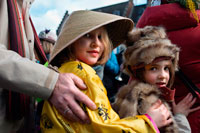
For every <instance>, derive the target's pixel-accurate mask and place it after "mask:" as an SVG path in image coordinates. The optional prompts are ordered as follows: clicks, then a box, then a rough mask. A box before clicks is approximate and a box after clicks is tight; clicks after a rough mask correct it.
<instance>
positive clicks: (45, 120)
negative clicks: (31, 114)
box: [41, 114, 53, 129]
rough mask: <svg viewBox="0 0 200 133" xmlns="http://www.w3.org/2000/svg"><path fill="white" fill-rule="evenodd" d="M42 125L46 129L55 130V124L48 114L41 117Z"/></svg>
mask: <svg viewBox="0 0 200 133" xmlns="http://www.w3.org/2000/svg"><path fill="white" fill-rule="evenodd" d="M41 124H42V125H43V126H44V128H46V129H52V128H53V122H52V121H51V120H50V119H49V117H48V116H47V114H43V115H42V116H41Z"/></svg>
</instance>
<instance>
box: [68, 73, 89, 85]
mask: <svg viewBox="0 0 200 133" xmlns="http://www.w3.org/2000/svg"><path fill="white" fill-rule="evenodd" d="M70 77H71V78H72V80H73V81H74V84H75V85H76V86H77V87H78V88H79V89H86V88H87V87H86V85H85V84H84V82H83V80H81V79H80V78H79V77H78V76H76V75H74V74H71V75H70Z"/></svg>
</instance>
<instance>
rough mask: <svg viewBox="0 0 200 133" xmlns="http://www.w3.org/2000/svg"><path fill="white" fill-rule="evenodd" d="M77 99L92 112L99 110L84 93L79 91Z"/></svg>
mask: <svg viewBox="0 0 200 133" xmlns="http://www.w3.org/2000/svg"><path fill="white" fill-rule="evenodd" d="M75 97H76V100H78V101H79V102H81V103H83V104H85V105H86V106H87V107H88V108H90V109H91V110H95V109H96V108H97V107H96V105H95V104H94V102H93V101H92V100H91V99H90V98H89V97H88V96H87V95H85V94H84V93H82V92H81V91H77V93H76V95H75Z"/></svg>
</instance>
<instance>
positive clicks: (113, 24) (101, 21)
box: [50, 10, 134, 63]
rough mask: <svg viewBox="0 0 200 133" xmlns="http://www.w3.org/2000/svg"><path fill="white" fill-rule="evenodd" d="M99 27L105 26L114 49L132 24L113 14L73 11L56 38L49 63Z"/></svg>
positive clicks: (123, 38)
mask: <svg viewBox="0 0 200 133" xmlns="http://www.w3.org/2000/svg"><path fill="white" fill-rule="evenodd" d="M101 26H105V28H106V30H107V32H108V36H109V38H110V39H111V41H112V44H113V46H114V47H116V46H117V45H119V44H121V43H122V42H123V41H124V40H125V39H126V36H127V33H128V32H129V31H131V30H132V29H133V26H134V23H133V21H132V20H131V19H129V18H125V17H121V16H117V15H113V14H108V13H102V12H96V11H88V10H80V11H75V12H73V13H72V14H71V15H70V16H69V17H68V18H67V20H66V22H65V24H64V26H63V28H62V30H61V33H60V35H59V36H58V39H57V42H56V45H55V47H54V49H53V51H52V53H51V56H50V63H52V62H53V61H54V60H56V57H57V55H58V54H59V53H60V52H61V51H63V50H64V49H65V48H66V47H67V46H69V45H70V44H72V43H74V42H75V41H76V40H77V39H79V38H80V37H82V36H83V35H85V34H87V33H89V32H91V31H93V30H95V29H97V28H99V27H101Z"/></svg>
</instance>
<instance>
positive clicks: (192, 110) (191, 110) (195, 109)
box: [190, 106, 200, 113]
mask: <svg viewBox="0 0 200 133" xmlns="http://www.w3.org/2000/svg"><path fill="white" fill-rule="evenodd" d="M199 109H200V106H199V107H196V108H193V109H190V113H191V112H194V111H197V110H199Z"/></svg>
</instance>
